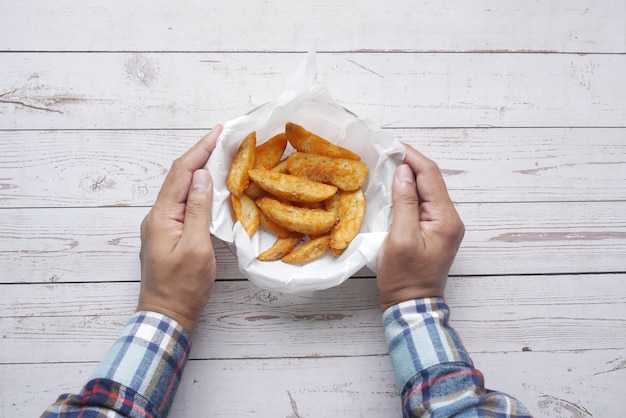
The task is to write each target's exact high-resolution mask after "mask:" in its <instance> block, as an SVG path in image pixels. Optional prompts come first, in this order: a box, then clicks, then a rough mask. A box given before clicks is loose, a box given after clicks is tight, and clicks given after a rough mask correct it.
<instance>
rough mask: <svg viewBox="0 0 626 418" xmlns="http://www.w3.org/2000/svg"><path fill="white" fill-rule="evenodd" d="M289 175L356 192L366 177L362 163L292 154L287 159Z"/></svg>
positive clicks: (364, 165) (365, 166)
mask: <svg viewBox="0 0 626 418" xmlns="http://www.w3.org/2000/svg"><path fill="white" fill-rule="evenodd" d="M287 168H288V170H289V173H290V174H292V175H295V176H304V177H306V178H308V179H309V180H313V181H318V182H320V183H330V184H333V185H335V186H337V187H338V188H340V189H341V190H347V191H352V190H357V189H358V188H360V187H361V186H362V185H363V183H364V182H365V179H366V177H367V172H368V168H367V164H365V163H364V162H362V161H354V160H346V159H345V158H333V157H327V156H323V155H315V154H308V153H304V152H294V153H293V154H291V155H290V156H289V158H287Z"/></svg>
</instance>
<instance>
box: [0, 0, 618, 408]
mask: <svg viewBox="0 0 626 418" xmlns="http://www.w3.org/2000/svg"><path fill="white" fill-rule="evenodd" d="M211 3H214V4H211ZM624 22H626V3H624V2H621V1H613V0H599V1H592V0H557V1H551V2H547V1H546V2H541V1H531V0H519V1H514V2H502V1H495V0H494V1H488V0H477V1H461V0H449V1H446V2H440V1H435V0H429V1H426V0H422V1H411V0H398V1H395V2H380V1H374V0H359V1H356V0H352V1H344V2H334V1H329V0H308V1H299V2H293V1H269V2H260V1H253V0H233V1H229V2H207V1H192V0H184V1H176V2H175V1H171V2H167V1H161V2H155V1H153V0H136V1H132V2H131V1H126V0H108V1H106V2H102V1H70V0H59V1H55V2H51V1H44V0H33V1H18V0H4V1H3V2H0V150H1V151H0V292H1V294H2V298H1V300H0V335H1V338H0V393H1V395H0V416H3V417H18V416H19V417H22V416H23V417H26V416H37V415H38V414H39V413H40V412H41V411H42V410H43V409H44V408H45V407H46V406H47V405H48V404H49V403H50V402H52V401H53V400H54V399H55V398H56V397H57V395H58V394H60V393H62V392H67V391H74V392H75V391H77V390H79V389H80V387H81V386H82V384H83V383H85V382H86V380H87V378H88V376H89V374H90V372H91V371H92V370H93V368H94V366H95V364H96V363H97V362H98V361H99V359H100V358H101V356H102V355H103V353H104V352H105V351H106V350H107V349H108V348H109V346H110V345H111V343H112V342H113V341H114V339H115V338H116V336H117V335H118V334H119V332H120V331H121V328H122V326H123V324H124V323H125V322H126V319H127V318H128V317H129V315H130V314H131V313H132V312H133V311H134V308H135V304H136V299H137V294H138V289H139V259H138V249H139V244H140V243H139V223H140V222H141V219H142V218H143V216H144V215H145V214H146V213H147V211H148V210H149V207H150V205H151V204H152V203H153V201H154V199H155V197H156V193H157V192H158V190H159V187H160V185H161V183H162V180H163V178H164V175H165V173H166V172H167V170H168V168H169V166H170V163H171V161H172V160H173V159H174V158H175V157H177V156H178V155H179V154H181V153H182V152H183V151H184V150H186V149H187V148H188V147H190V146H191V145H192V144H193V143H194V142H195V141H196V140H197V139H199V138H200V137H201V136H202V135H203V134H204V133H205V132H206V131H207V130H208V129H209V128H210V127H211V126H213V125H215V124H216V123H221V122H225V121H227V120H230V119H233V118H235V117H237V116H240V115H242V114H244V113H246V112H248V111H250V110H251V109H253V108H254V107H256V106H258V105H259V104H262V103H264V102H266V101H268V100H271V99H272V98H274V97H275V96H276V95H277V94H278V93H279V92H280V91H282V89H283V88H284V86H285V83H286V82H287V81H288V79H289V78H290V76H291V75H292V73H293V72H294V71H295V69H296V68H297V66H298V65H299V63H300V62H301V60H302V59H303V58H304V52H306V51H309V50H317V51H318V55H317V64H318V79H319V80H320V81H321V82H323V83H324V84H326V85H327V87H328V88H329V90H330V91H331V92H332V94H333V95H334V97H335V98H336V99H337V100H338V101H339V102H340V103H341V104H342V105H344V106H345V107H346V108H348V109H350V110H351V111H353V112H355V113H356V114H358V115H360V116H363V117H366V118H369V119H371V120H372V121H374V122H375V123H376V124H378V125H380V126H382V127H383V128H385V129H387V130H388V131H389V132H390V133H391V134H392V135H394V136H395V137H396V138H398V139H399V140H401V141H405V142H407V143H409V144H411V145H413V146H415V147H416V148H418V149H420V150H421V151H422V152H424V153H425V154H427V155H428V156H430V157H431V158H434V159H435V160H436V161H437V162H438V163H439V165H440V167H441V168H442V170H443V172H444V174H445V178H446V182H447V184H448V187H449V189H450V193H451V195H452V197H453V200H454V201H455V203H456V205H457V208H458V210H459V212H460V213H461V216H462V218H463V220H464V221H465V224H466V228H467V233H466V238H465V240H464V243H463V246H462V247H461V250H460V253H459V255H458V257H457V260H456V262H455V264H454V266H453V269H452V275H453V277H451V279H450V281H449V285H448V301H449V304H450V305H451V307H452V312H453V318H452V324H453V326H455V327H456V329H457V330H458V331H459V332H460V334H461V336H462V337H463V340H464V342H465V344H466V346H467V348H468V350H469V351H470V352H471V354H472V356H473V358H474V360H475V362H476V364H477V366H478V368H479V369H481V370H482V371H483V372H484V373H485V375H486V380H487V385H488V387H491V388H494V389H499V390H503V391H507V392H509V393H511V394H514V395H515V396H517V397H518V398H520V399H521V400H522V401H523V402H524V403H525V404H526V405H527V406H528V407H529V408H530V409H531V411H532V412H533V413H534V414H535V415H536V416H537V417H592V416H593V417H617V416H622V415H623V400H624V399H625V397H626V392H625V390H626V389H625V387H626V349H625V347H626V258H625V253H626V24H625V23H624ZM214 244H215V247H216V249H217V257H218V260H219V261H218V262H219V266H218V277H219V281H218V283H217V284H216V286H215V292H214V294H213V296H212V299H211V302H210V304H209V306H208V307H207V309H206V312H205V315H204V317H203V320H202V323H201V324H200V325H199V327H198V329H197V332H196V334H195V336H194V341H195V343H194V347H193V349H192V354H191V357H192V358H191V360H190V362H189V364H188V366H187V369H186V370H185V374H184V377H183V381H182V383H181V387H180V390H179V393H178V395H177V397H176V399H175V403H174V406H173V409H172V416H174V417H214V416H228V417H244V416H261V417H292V418H293V417H330V416H333V417H346V418H348V417H395V416H399V398H398V395H397V393H396V389H395V385H394V378H393V371H392V369H391V365H390V362H389V359H388V357H387V353H386V346H385V343H384V340H383V336H382V327H381V320H380V312H379V310H378V306H377V291H376V283H375V279H374V278H373V277H372V274H371V273H369V272H367V271H362V272H361V273H360V274H359V275H358V276H359V277H355V278H352V279H350V280H348V281H347V282H346V283H345V284H344V285H342V286H340V287H338V288H334V289H330V290H327V291H323V292H320V293H319V294H315V295H314V296H312V297H296V296H290V295H286V294H280V293H276V292H269V291H266V290H263V289H260V288H257V287H255V286H253V285H252V284H250V283H249V282H247V281H246V280H242V279H241V274H240V273H239V272H238V270H237V265H236V260H235V258H234V257H233V255H232V254H231V253H230V251H229V250H228V249H227V248H226V247H225V245H224V244H223V243H221V242H219V241H218V240H214ZM619 399H621V400H622V401H621V402H616V401H617V400H619Z"/></svg>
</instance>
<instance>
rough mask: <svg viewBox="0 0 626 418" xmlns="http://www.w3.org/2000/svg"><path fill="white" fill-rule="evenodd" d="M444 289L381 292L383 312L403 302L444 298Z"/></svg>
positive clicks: (380, 299)
mask: <svg viewBox="0 0 626 418" xmlns="http://www.w3.org/2000/svg"><path fill="white" fill-rule="evenodd" d="M443 297H444V291H443V289H440V288H437V287H431V288H418V289H415V288H409V289H406V288H404V289H395V290H393V291H386V292H383V291H381V292H380V296H379V303H380V309H381V311H382V312H385V311H386V310H387V309H388V308H389V307H391V306H393V305H397V304H399V303H402V302H406V301H410V300H417V299H427V298H443Z"/></svg>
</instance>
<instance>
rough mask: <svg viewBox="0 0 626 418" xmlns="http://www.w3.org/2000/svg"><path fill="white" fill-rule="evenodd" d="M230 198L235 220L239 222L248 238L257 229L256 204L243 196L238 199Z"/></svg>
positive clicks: (257, 212)
mask: <svg viewBox="0 0 626 418" xmlns="http://www.w3.org/2000/svg"><path fill="white" fill-rule="evenodd" d="M230 198H231V202H232V204H233V210H234V211H235V219H237V220H238V221H239V222H241V226H243V229H244V230H245V231H246V232H247V233H248V235H249V236H252V235H253V234H254V233H255V232H256V230H257V228H258V227H259V222H260V218H259V209H258V208H257V206H256V203H254V201H253V200H252V199H250V198H249V197H248V196H246V195H245V194H244V195H241V196H240V197H237V196H235V195H230Z"/></svg>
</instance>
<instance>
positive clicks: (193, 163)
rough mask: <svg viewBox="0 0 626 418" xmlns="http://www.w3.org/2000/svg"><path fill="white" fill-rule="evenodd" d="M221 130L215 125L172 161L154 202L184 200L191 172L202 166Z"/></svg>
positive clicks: (169, 202)
mask: <svg viewBox="0 0 626 418" xmlns="http://www.w3.org/2000/svg"><path fill="white" fill-rule="evenodd" d="M221 132H222V126H221V125H217V126H216V127H215V128H213V129H212V130H211V132H209V133H208V134H207V135H205V136H204V137H203V138H202V139H201V140H200V141H198V143H196V145H194V146H193V147H191V149H189V150H188V151H187V152H186V153H185V154H183V155H182V156H180V157H179V158H177V159H176V160H175V161H174V163H172V168H171V169H170V171H169V173H167V176H166V177H165V180H164V181H163V186H161V191H160V192H159V196H158V197H157V202H156V203H155V204H162V203H167V204H172V203H173V204H177V203H184V202H185V200H186V199H187V193H188V191H189V184H190V183H191V177H192V175H193V173H194V172H195V171H196V170H198V169H200V168H202V167H204V165H205V164H206V162H207V161H208V159H209V157H210V156H211V153H212V152H213V150H214V149H215V144H216V142H217V138H218V137H219V136H220V133H221Z"/></svg>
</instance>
